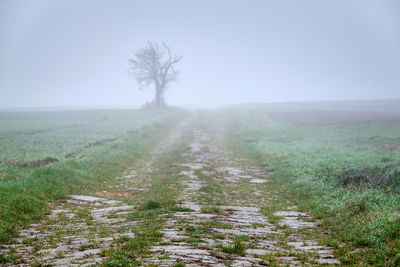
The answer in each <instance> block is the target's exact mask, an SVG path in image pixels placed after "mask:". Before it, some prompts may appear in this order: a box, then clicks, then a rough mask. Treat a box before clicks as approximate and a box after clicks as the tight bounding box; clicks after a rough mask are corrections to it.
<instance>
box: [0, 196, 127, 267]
mask: <svg viewBox="0 0 400 267" xmlns="http://www.w3.org/2000/svg"><path fill="white" fill-rule="evenodd" d="M132 211H133V207H132V206H130V205H126V204H124V203H123V202H121V201H117V200H111V199H105V198H100V197H93V196H81V195H72V196H71V199H69V200H67V201H65V202H63V203H60V204H59V205H58V206H57V207H56V209H54V210H53V211H52V213H51V214H50V215H48V216H47V217H46V218H45V219H44V220H43V221H42V222H40V223H37V224H32V225H31V226H30V227H29V228H27V229H24V230H23V231H21V233H20V236H19V238H18V239H17V240H16V241H15V242H14V244H12V245H7V246H5V248H4V249H3V252H15V253H17V255H18V256H19V257H20V258H21V259H22V262H21V264H20V266H31V265H34V264H37V265H39V264H46V265H55V266H91V265H96V264H99V263H100V262H101V261H102V260H103V259H102V257H101V252H102V251H103V249H104V248H107V247H108V246H109V245H110V244H111V242H112V241H113V240H115V239H117V238H121V237H123V236H126V237H134V233H132V232H131V230H130V228H131V226H132V225H133V224H134V223H135V222H129V221H127V220H126V216H128V215H129V214H130V213H131V212H132Z"/></svg>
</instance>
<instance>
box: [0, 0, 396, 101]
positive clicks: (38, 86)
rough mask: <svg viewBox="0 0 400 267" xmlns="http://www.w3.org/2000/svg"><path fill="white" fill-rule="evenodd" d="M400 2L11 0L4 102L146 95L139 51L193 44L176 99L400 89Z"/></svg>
mask: <svg viewBox="0 0 400 267" xmlns="http://www.w3.org/2000/svg"><path fill="white" fill-rule="evenodd" d="M399 14H400V2H399V1H397V0H386V1H382V0H375V1H372V0H335V1H320V0H314V1H310V0H307V1H297V0H292V1H289V0H284V1H282V0H279V1H262V0H260V1H254V0H253V1H244V0H243V1H232V0H224V1H222V0H220V1H204V0H202V1H183V0H182V1H161V0H159V1H128V0H127V1H123V0H114V1H111V0H110V1H99V0H85V1H79V0H72V1H71V0H68V1H67V0H47V1H45V0H42V1H39V0H29V1H22V0H2V1H0V108H21V107H84V106H85V107H86V106H87V107H139V106H140V105H141V104H143V103H144V102H146V101H151V100H152V98H153V95H154V89H153V88H152V87H150V88H148V89H147V90H143V91H141V90H138V86H137V84H136V81H135V79H134V78H133V77H132V76H130V75H129V74H128V70H129V64H128V58H130V57H131V56H132V51H136V50H138V49H140V48H141V47H143V46H144V45H145V44H146V42H147V41H154V42H165V43H167V44H168V45H169V46H170V47H171V49H172V51H173V52H174V53H176V54H179V55H182V56H183V59H182V60H181V62H179V64H177V67H176V68H177V69H178V70H179V71H180V75H179V79H178V80H177V82H174V83H171V84H170V86H169V90H168V92H167V93H166V101H167V103H168V104H170V105H178V106H184V107H215V106H219V105H227V104H237V103H243V102H286V101H317V100H350V99H398V98H400V88H399V85H400V75H399V73H400V63H399V59H400V49H399V47H400V36H399V35H400V16H399Z"/></svg>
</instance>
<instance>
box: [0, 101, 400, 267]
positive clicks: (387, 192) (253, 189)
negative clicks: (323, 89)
mask: <svg viewBox="0 0 400 267" xmlns="http://www.w3.org/2000/svg"><path fill="white" fill-rule="evenodd" d="M166 137H169V138H170V140H169V141H168V138H167V140H165V138H166ZM163 142H164V143H163ZM160 145H161V146H160ZM163 145H164V146H163ZM200 145H201V146H200ZM217 148H218V149H217ZM150 151H152V152H151V153H150ZM157 151H159V153H157ZM190 151H192V152H190ZM218 151H219V152H218ZM221 151H225V152H226V153H225V152H224V153H225V154H224V153H222V152H221ZM230 151H231V152H233V153H231V152H230ZM218 153H222V154H218ZM219 155H220V156H219ZM221 155H222V156H221ZM46 158H47V159H48V158H50V159H52V160H50V161H48V160H46ZM194 160H195V161H194ZM199 163H200V164H199ZM251 166H253V167H251ZM257 166H265V167H266V169H265V168H259V167H257ZM235 170H236V172H235ZM257 170H263V171H262V172H259V171H257ZM244 171H247V172H250V173H253V174H252V175H258V176H260V177H259V178H263V179H264V178H265V179H267V181H268V182H266V183H263V184H251V183H249V182H248V178H246V175H243V173H242V174H240V173H241V172H244ZM129 173H133V174H132V175H130V176H129V175H128V177H133V178H131V180H130V181H129V183H127V184H124V181H123V180H121V179H119V178H118V177H121V175H122V176H124V175H125V176H126V175H127V174H129ZM257 173H258V174H257ZM240 175H242V176H243V177H240ZM258 176H257V177H258ZM256 180H257V179H256ZM127 187H129V188H130V189H129V190H128V188H127ZM255 193H257V194H258V195H257V194H255ZM399 193H400V101H360V102H314V103H280V104H246V105H239V106H233V107H228V108H223V109H218V110H214V111H200V112H197V113H190V112H188V111H184V110H181V109H175V108H168V109H165V110H150V109H142V110H87V111H63V112H62V111H57V112H55V111H52V112H2V113H0V247H1V245H2V244H6V243H9V242H12V238H13V237H16V236H17V234H18V232H19V231H20V230H21V229H23V228H25V227H27V226H28V225H29V224H31V223H33V222H39V221H40V220H41V219H43V218H45V215H48V214H49V211H51V210H52V209H54V208H55V207H57V205H59V204H60V203H63V202H62V200H65V199H66V198H68V196H69V195H70V194H87V195H96V196H103V197H108V198H111V199H118V200H123V201H124V203H127V204H129V205H132V207H134V208H133V209H134V211H133V213H130V214H129V215H127V216H128V217H127V218H128V221H129V222H131V223H132V225H133V224H135V226H134V227H133V228H132V229H131V230H132V231H133V232H134V233H135V236H136V238H127V237H124V238H119V239H118V238H117V239H115V240H113V241H112V245H111V247H110V248H108V249H105V250H103V251H102V252H101V257H103V258H104V260H103V263H104V264H103V265H104V266H115V264H120V265H121V264H122V265H121V266H124V264H133V265H138V264H140V260H144V261H145V262H146V260H149V258H151V255H150V254H149V253H150V249H151V248H152V247H153V246H155V245H157V244H158V245H160V246H161V245H162V246H164V245H165V246H167V245H169V244H170V243H171V244H175V243H174V242H183V241H182V240H183V239H182V240H181V239H179V240H178V239H176V238H172V239H171V240H169V241H168V242H167V243H168V244H167V243H165V242H164V243H165V244H164V243H163V242H161V240H162V235H163V232H162V229H164V228H165V224H166V223H167V222H168V223H169V224H171V221H170V219H171V218H174V216H175V215H176V214H177V213H179V212H187V213H188V214H190V216H201V217H199V218H207V216H212V215H218V216H221V217H222V218H224V217H226V218H230V219H233V217H232V216H234V212H233V211H232V210H226V207H225V208H224V205H225V206H226V205H237V206H238V207H240V206H241V207H245V206H247V207H251V206H252V205H258V207H259V208H260V211H262V214H263V215H264V216H266V217H267V218H268V223H270V224H273V225H275V226H274V227H276V229H277V234H275V235H267V236H265V237H262V238H265V239H268V238H272V239H276V240H274V241H276V242H278V244H279V245H280V246H281V247H282V248H284V249H292V248H290V246H289V245H287V243H286V240H285V238H286V237H287V236H289V235H293V234H295V235H298V236H302V238H303V240H318V242H319V244H321V245H324V246H326V247H327V248H328V247H331V248H333V250H334V256H335V257H336V258H337V259H338V260H340V263H341V264H342V265H377V266H398V265H399V264H400V208H399V207H400V197H399ZM257 197H258V198H259V199H255V198H257ZM179 201H180V202H182V203H185V201H186V202H188V203H189V204H190V203H192V202H195V203H197V204H196V205H200V206H201V208H200V209H199V210H198V211H194V210H191V209H190V208H185V206H181V205H178V204H179V203H180V202H179ZM182 203H180V204H182ZM220 206H221V207H220ZM91 208H93V207H89V206H88V207H86V208H85V209H86V210H85V209H83V208H82V210H78V211H74V210H73V209H74V208H72V207H71V209H72V210H73V211H74V212H76V214H77V215H76V217H75V218H76V219H77V220H78V221H79V220H81V219H82V220H86V221H87V223H88V225H92V224H93V223H94V221H93V218H91V217H90V214H91V213H90V212H91V211H90V209H91ZM249 209H250V208H249ZM296 210H299V211H305V212H307V213H308V214H312V217H309V218H308V220H310V222H313V221H316V222H317V227H316V228H314V229H309V230H293V229H292V230H291V229H288V228H287V227H286V228H285V227H283V226H280V225H279V221H280V220H281V219H282V217H280V216H277V215H274V214H275V212H276V211H296ZM174 214H175V215H174ZM196 214H197V215H196ZM114 215H115V216H117V215H116V214H114ZM110 216H111V217H112V214H111V215H110ZM175 219H176V218H175ZM64 220H65V221H64V223H68V222H69V221H68V220H67V219H65V218H64ZM201 220H203V219H201ZM201 220H200V221H201ZM133 222H134V223H133ZM177 222H178V223H179V224H178V225H177V229H178V230H179V229H180V230H179V231H184V233H185V234H184V236H185V239H184V240H185V241H184V242H187V243H188V244H189V245H190V246H191V247H196V246H200V247H201V246H202V242H204V240H202V239H204V238H211V239H213V240H224V239H226V240H228V239H229V238H231V237H230V236H229V235H228V234H224V235H223V234H216V233H214V232H212V231H215V229H217V228H221V229H225V231H227V230H226V229H232V230H234V229H233V228H234V227H235V226H233V225H226V224H222V223H220V222H218V221H201V222H200V224H199V225H197V224H193V222H191V221H188V222H187V221H184V220H181V219H178V220H177ZM55 225H57V224H55ZM99 225H101V224H99ZM103 226H104V225H103ZM228 226H229V227H228ZM43 227H45V226H43ZM49 227H50V226H48V228H49ZM258 227H262V225H261V224H260V223H254V225H252V228H254V229H256V228H258ZM50 228H51V227H50ZM182 229H186V230H182ZM62 230H63V229H61V230H60V232H57V231H58V230H57V231H54V233H55V234H54V235H55V236H57V234H56V233H58V234H59V235H60V236H58V238H59V241H60V242H61V240H63V238H62V233H61V232H62ZM200 230H201V231H200ZM91 231H92V232H93V233H92V234H93V235H94V234H99V233H97V232H99V229H97V228H96V227H94V228H93V229H92V230H91ZM96 231H97V232H96ZM249 231H250V230H249ZM257 238H261V237H254V236H246V237H243V236H239V237H237V239H232V240H236V241H235V242H233V243H232V244H229V243H227V244H225V245H220V246H216V247H214V248H213V253H214V252H218V253H221V254H219V257H222V258H224V260H225V262H230V261H232V259H233V258H234V257H239V256H240V255H245V253H246V252H245V251H246V249H249V247H251V242H252V241H254V240H255V239H257ZM175 239H176V240H175ZM28 241H29V240H28ZM28 241H24V242H28ZM53 243H54V244H53ZM53 243H52V244H51V246H55V247H56V246H57V242H55V241H54V242H53ZM47 245H48V244H47ZM253 245H254V244H253ZM45 246H46V242H43V243H42V247H40V248H39V247H38V248H37V249H38V251H39V250H40V249H43V248H44V247H45ZM100 246H101V245H100V243H98V244H97V243H96V244H94V243H93V244H92V243H90V244H87V245H86V246H85V247H84V248H82V249H88V248H90V247H100ZM13 253H14V254H13ZM13 253H11V254H10V255H11V256H10V255H9V256H7V258H3V257H5V256H2V255H1V254H0V263H1V262H18V259H16V258H13V257H14V256H15V255H16V254H15V251H14V252H13ZM280 253H281V255H279V253H278V254H276V255H275V256H272V255H269V256H268V257H267V256H266V255H264V256H263V257H264V258H263V259H264V260H267V261H268V262H270V263H271V264H272V263H274V262H279V260H280V259H279V257H287V256H292V257H294V258H296V260H298V261H301V262H303V263H306V262H313V261H312V258H313V257H315V256H316V254H312V253H308V252H304V253H299V252H296V253H294V252H290V250H287V251H286V252H282V251H281V252H280ZM285 253H286V254H285ZM226 255H230V256H226ZM232 255H236V256H232ZM33 256H34V257H36V255H33ZM57 257H59V258H62V257H63V255H61V254H60V255H57ZM159 257H163V256H160V255H159ZM177 264H182V263H181V262H178V263H177ZM179 266H181V265H179Z"/></svg>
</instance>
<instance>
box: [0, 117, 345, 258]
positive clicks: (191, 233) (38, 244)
mask: <svg viewBox="0 0 400 267" xmlns="http://www.w3.org/2000/svg"><path fill="white" fill-rule="evenodd" d="M200 120H201V119H199V118H194V119H192V120H191V121H184V122H182V123H181V124H180V125H179V126H178V127H177V128H176V129H175V131H174V132H173V133H172V134H171V135H169V136H168V137H166V138H165V140H164V141H163V142H160V144H159V145H157V146H155V148H154V149H153V152H152V153H151V155H150V157H148V158H147V159H143V160H142V162H141V164H137V165H135V166H134V167H133V168H132V169H130V170H128V171H127V172H126V173H124V174H122V175H121V176H120V177H117V179H114V180H115V182H114V183H112V186H110V190H108V191H104V192H97V194H94V195H96V196H81V195H73V196H71V198H70V199H69V200H67V201H64V202H61V203H59V204H57V205H56V206H55V208H54V210H53V211H52V213H51V214H50V215H48V216H47V217H46V218H45V219H44V220H43V221H42V222H40V223H38V224H34V225H31V226H30V227H29V228H28V229H25V230H23V231H22V232H21V233H20V236H19V238H17V239H16V240H15V242H14V243H13V244H11V245H7V246H5V247H4V248H3V249H2V251H0V252H2V253H5V254H9V255H14V256H15V257H18V258H19V259H20V265H26V266H29V265H32V264H47V265H54V266H91V265H100V264H101V263H102V262H104V260H105V258H106V256H107V255H106V253H105V249H108V248H110V247H115V246H116V244H117V245H118V242H117V241H118V240H121V239H135V238H136V236H135V233H134V231H133V230H132V229H133V228H134V227H135V226H136V225H138V224H140V223H141V221H140V220H129V216H130V215H131V214H132V213H133V212H134V211H135V210H137V207H135V203H134V202H135V201H136V198H135V197H137V198H138V199H139V197H140V195H141V194H145V193H146V192H147V191H148V190H150V187H151V185H150V181H151V180H149V179H154V176H155V173H156V172H157V166H156V165H157V164H156V163H157V162H158V161H159V160H160V158H162V157H166V156H168V153H169V152H168V151H169V149H171V148H174V147H176V146H178V145H182V142H183V141H182V140H183V139H184V137H185V136H186V137H190V142H189V143H188V144H189V145H188V148H187V149H186V151H185V152H182V155H180V156H181V158H182V160H181V162H179V163H178V164H177V166H178V167H179V168H180V169H181V171H180V173H179V176H180V177H183V178H182V179H181V180H179V181H181V185H182V188H183V189H182V190H181V191H180V192H179V194H178V195H177V200H178V202H179V206H180V207H183V208H184V209H180V210H181V211H176V212H174V213H172V214H168V216H166V217H165V219H164V220H163V226H162V234H163V235H162V237H161V240H159V241H157V242H155V243H154V244H153V246H152V247H151V248H150V249H149V251H150V253H144V254H143V255H141V256H140V257H139V259H138V260H139V261H140V262H141V264H143V265H154V264H155V265H160V266H170V265H176V264H178V266H179V265H181V266H182V265H187V266H227V265H228V266H259V265H271V264H272V265H273V264H276V265H280V264H283V265H285V264H289V265H290V266H297V265H300V266H301V265H317V264H332V265H334V264H339V262H338V261H337V260H336V259H335V258H334V257H333V255H332V250H331V249H330V248H327V247H323V246H320V245H317V244H316V243H315V241H313V240H312V239H311V238H305V236H307V235H304V233H305V232H307V231H318V229H317V223H316V222H313V221H312V219H311V218H310V217H309V216H307V214H304V213H301V212H297V211H296V209H295V207H288V209H287V210H278V211H277V210H274V211H273V212H271V211H269V210H268V206H269V205H270V201H271V200H273V199H274V198H276V197H277V196H276V195H274V194H272V193H271V192H270V191H271V189H270V187H269V183H270V182H269V180H268V175H270V172H269V171H268V170H267V169H265V168H261V167H258V166H251V165H249V163H248V161H247V160H246V159H238V158H235V157H234V156H233V154H232V153H231V152H229V151H226V149H224V148H223V147H222V146H221V145H220V144H221V142H220V141H219V140H220V139H221V138H222V137H223V132H222V130H223V129H221V131H217V132H212V131H210V130H207V129H208V128H207V127H206V124H207V122H203V124H202V123H201V122H200ZM278 197H279V196H278ZM265 207H267V208H265ZM182 210H183V211H182ZM121 266H124V265H121Z"/></svg>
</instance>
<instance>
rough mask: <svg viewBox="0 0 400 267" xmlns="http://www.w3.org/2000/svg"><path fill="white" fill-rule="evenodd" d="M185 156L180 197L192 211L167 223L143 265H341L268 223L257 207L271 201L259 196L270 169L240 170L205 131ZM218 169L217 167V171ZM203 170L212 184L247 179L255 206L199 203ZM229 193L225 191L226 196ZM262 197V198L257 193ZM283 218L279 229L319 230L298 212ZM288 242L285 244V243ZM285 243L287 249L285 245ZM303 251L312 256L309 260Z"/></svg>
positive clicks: (324, 251)
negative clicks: (157, 242) (259, 189)
mask: <svg viewBox="0 0 400 267" xmlns="http://www.w3.org/2000/svg"><path fill="white" fill-rule="evenodd" d="M190 148H191V151H190V152H189V153H187V155H186V158H187V161H188V162H186V163H184V164H181V166H183V167H185V168H187V170H185V171H182V174H184V175H186V177H187V180H186V181H185V184H186V189H185V190H184V192H183V193H182V195H181V200H180V202H181V205H182V206H184V207H186V208H190V209H191V210H192V211H190V212H176V213H175V214H174V216H172V218H171V219H169V220H167V222H166V224H165V228H164V230H163V233H164V235H163V240H162V242H160V244H158V245H156V246H154V247H153V248H152V253H151V254H150V255H149V256H148V257H145V258H143V259H142V261H143V262H144V263H145V264H155V265H159V266H170V265H173V264H176V263H179V262H181V263H184V264H185V265H186V266H227V265H229V266H260V265H269V264H271V263H273V262H274V263H277V264H289V265H290V266H302V265H304V264H333V265H334V264H339V261H337V260H336V259H335V258H334V257H333V255H332V250H331V249H329V248H326V247H323V246H319V245H317V244H316V243H315V242H314V241H312V240H303V239H302V238H301V236H300V235H297V234H290V235H288V236H285V232H284V230H282V228H281V227H276V226H275V225H273V224H271V223H269V222H268V219H267V218H266V217H265V216H264V215H263V214H262V213H261V212H260V211H259V208H258V207H257V206H258V205H260V204H261V203H262V204H264V205H265V204H266V202H267V201H268V198H267V197H265V198H263V197H262V196H260V192H258V191H257V186H259V185H260V184H264V183H268V177H267V176H268V174H270V173H269V172H268V171H267V170H264V169H262V168H258V167H255V166H245V167H238V165H239V164H238V162H237V161H235V160H234V159H231V158H230V157H229V156H230V153H227V152H225V151H223V150H220V149H218V148H217V147H216V146H214V145H213V144H212V142H211V140H210V137H208V136H207V135H206V134H205V133H204V132H201V131H195V132H194V138H193V141H192V143H191V145H190ZM215 166H216V167H215ZM199 172H201V173H202V174H203V175H205V176H208V177H206V178H208V179H211V180H213V181H216V182H218V181H220V180H221V179H224V180H225V182H227V183H226V184H225V185H226V186H230V185H232V184H233V185H235V183H238V182H240V181H245V182H247V183H248V184H249V185H251V186H253V189H254V191H253V194H254V195H256V197H255V198H254V199H253V203H252V204H253V205H250V206H242V205H240V199H237V202H236V203H235V204H238V205H229V206H226V205H201V204H200V203H199V202H201V201H199V197H198V195H199V191H202V189H204V188H207V182H206V181H205V180H207V179H204V177H203V179H202V178H201V177H199V176H198V173H199ZM224 193H225V194H227V193H226V192H222V194H224ZM257 193H258V194H257ZM274 215H275V216H279V217H280V218H281V220H280V221H279V223H278V225H277V226H286V227H289V228H292V229H301V228H310V227H315V223H314V222H307V221H304V220H302V218H307V219H308V216H307V215H306V214H305V213H301V212H295V211H279V212H275V214H274ZM282 240H284V241H285V242H282ZM283 243H285V245H284V246H283V245H282V244H283ZM304 252H308V253H307V255H309V256H310V257H309V258H308V259H307V260H306V261H305V260H304V258H303V257H300V256H298V255H303V254H304Z"/></svg>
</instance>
